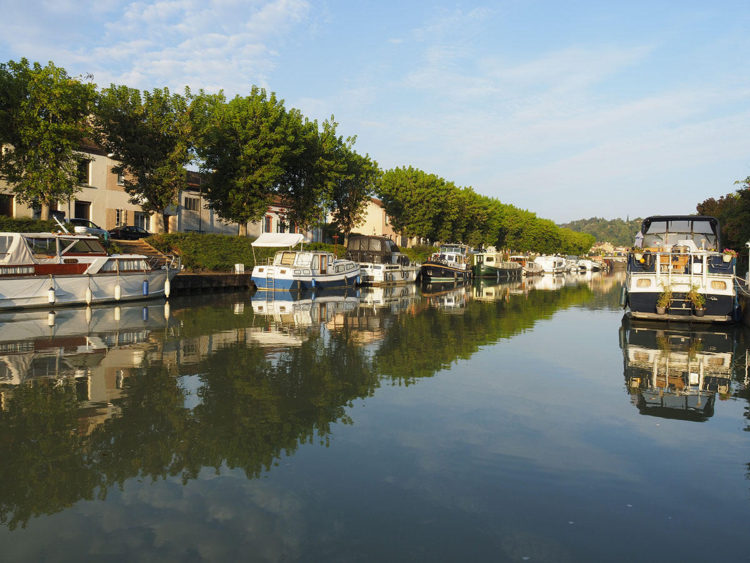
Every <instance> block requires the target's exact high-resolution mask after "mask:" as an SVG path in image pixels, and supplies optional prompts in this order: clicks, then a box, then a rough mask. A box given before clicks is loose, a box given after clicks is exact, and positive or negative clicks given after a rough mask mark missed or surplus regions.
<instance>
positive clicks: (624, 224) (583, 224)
mask: <svg viewBox="0 0 750 563" xmlns="http://www.w3.org/2000/svg"><path fill="white" fill-rule="evenodd" d="M642 222H643V219H641V218H638V219H604V218H602V217H591V218H589V219H578V220H576V221H571V222H570V223H564V224H562V225H560V226H561V227H563V228H567V229H572V230H573V231H576V232H581V233H589V234H590V235H593V236H594V237H595V238H596V240H597V241H598V242H610V243H612V244H613V245H615V246H633V241H634V240H635V234H636V233H637V232H638V231H639V230H640V229H641V223H642Z"/></svg>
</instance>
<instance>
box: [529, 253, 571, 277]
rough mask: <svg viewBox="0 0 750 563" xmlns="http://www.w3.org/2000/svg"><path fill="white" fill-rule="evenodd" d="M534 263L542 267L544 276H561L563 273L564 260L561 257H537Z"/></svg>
mask: <svg viewBox="0 0 750 563" xmlns="http://www.w3.org/2000/svg"><path fill="white" fill-rule="evenodd" d="M534 262H535V263H537V264H539V266H541V267H542V271H543V272H544V273H545V274H562V273H564V272H565V258H563V257H562V256H537V257H536V258H534Z"/></svg>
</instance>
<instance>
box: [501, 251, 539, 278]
mask: <svg viewBox="0 0 750 563" xmlns="http://www.w3.org/2000/svg"><path fill="white" fill-rule="evenodd" d="M509 260H510V261H511V262H516V263H518V264H521V268H522V269H523V271H522V275H523V276H527V277H530V276H541V275H542V274H543V273H544V269H543V268H542V266H541V265H539V264H537V263H536V262H534V260H533V259H531V258H529V257H528V256H524V255H521V254H515V255H513V256H511V257H510V258H509Z"/></svg>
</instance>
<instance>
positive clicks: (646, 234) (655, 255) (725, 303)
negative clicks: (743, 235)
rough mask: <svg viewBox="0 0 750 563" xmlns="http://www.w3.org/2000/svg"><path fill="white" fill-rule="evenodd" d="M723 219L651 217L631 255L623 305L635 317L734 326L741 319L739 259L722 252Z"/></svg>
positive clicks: (645, 223) (688, 216)
mask: <svg viewBox="0 0 750 563" xmlns="http://www.w3.org/2000/svg"><path fill="white" fill-rule="evenodd" d="M720 232H721V231H720V227H719V221H718V220H717V219H715V218H713V217H706V216H700V215H663V216H653V217H647V218H646V219H644V220H643V223H642V224H641V231H640V236H639V237H637V239H640V240H639V241H638V242H639V243H640V244H639V245H638V246H636V247H634V248H633V250H632V251H631V252H630V253H629V254H628V266H627V277H626V279H625V287H624V288H623V292H622V295H621V298H622V301H621V304H622V305H623V306H628V307H629V308H630V314H631V315H632V316H633V317H635V318H641V319H651V320H684V321H694V322H732V321H734V320H736V318H737V317H738V313H739V311H738V307H737V293H736V284H735V268H736V258H735V257H734V254H733V253H722V252H720V251H719V249H720V244H721V241H720V237H719V233H720Z"/></svg>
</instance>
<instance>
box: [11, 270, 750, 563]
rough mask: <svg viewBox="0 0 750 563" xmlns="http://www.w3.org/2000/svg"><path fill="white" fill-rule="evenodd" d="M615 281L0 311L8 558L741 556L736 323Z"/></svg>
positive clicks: (746, 488) (748, 499)
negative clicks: (668, 319)
mask: <svg viewBox="0 0 750 563" xmlns="http://www.w3.org/2000/svg"><path fill="white" fill-rule="evenodd" d="M620 284H621V278H619V277H618V276H617V275H614V276H608V275H599V274H595V275H594V276H590V275H589V276H588V277H585V276H579V277H575V278H572V277H569V278H554V279H553V278H543V279H538V280H533V281H530V282H518V283H514V284H507V285H502V284H501V285H495V284H482V285H478V284H476V283H475V284H474V285H469V286H467V287H459V288H450V289H446V288H443V287H426V288H418V287H416V286H408V287H399V288H395V289H389V290H379V289H369V290H368V289H362V290H360V291H358V292H356V293H349V294H340V295H332V294H330V293H329V294H326V293H321V294H318V295H305V296H302V299H299V300H290V299H284V298H282V297H279V296H277V297H276V298H270V297H269V296H264V295H260V294H259V295H255V296H253V297H252V298H251V297H250V295H249V294H246V293H243V294H223V295H215V296H197V297H196V296H190V297H189V298H188V297H186V298H182V299H172V300H171V301H170V303H169V304H168V305H166V306H165V305H164V304H163V303H161V302H154V303H145V304H144V303H137V304H132V305H122V306H120V307H117V308H115V307H103V308H95V309H90V310H86V309H61V310H59V311H58V312H57V313H54V314H52V313H48V312H47V311H41V312H19V313H14V314H8V313H6V314H3V315H0V400H1V403H0V406H1V407H2V409H0V549H1V550H2V553H3V559H5V560H15V561H19V560H46V561H57V560H60V561H69V560H94V559H96V560H100V559H105V558H106V559H107V560H109V561H119V560H133V559H136V558H137V559H139V560H159V561H171V560H175V561H176V560H179V561H190V560H195V561H200V560H208V561H225V560H230V559H231V560H235V559H242V560H251V561H347V562H349V561H386V560H389V561H391V560H395V561H407V560H409V561H412V560H430V561H433V560H434V561H464V560H481V561H555V562H559V561H602V560H607V561H632V560H638V561H675V560H704V559H705V560H721V561H738V560H746V559H747V557H748V554H747V552H748V544H746V543H745V541H746V540H745V539H744V538H746V536H747V521H748V520H747V518H748V516H749V515H750V481H749V480H748V476H749V474H750V469H749V468H750V465H749V464H750V448H749V447H748V442H749V441H750V433H749V432H748V430H750V423H749V420H748V418H749V417H750V415H749V414H748V412H749V408H748V407H749V405H748V400H749V399H750V393H749V392H748V372H747V362H748V359H747V358H748V345H749V343H750V335H749V334H748V332H747V331H746V329H744V328H743V327H741V326H730V327H719V328H711V327H706V326H692V327H691V326H682V325H662V324H643V323H641V324H638V323H635V322H630V321H628V320H627V319H625V318H623V311H622V309H620V307H619V304H618V301H619V292H620Z"/></svg>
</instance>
